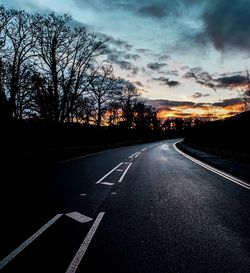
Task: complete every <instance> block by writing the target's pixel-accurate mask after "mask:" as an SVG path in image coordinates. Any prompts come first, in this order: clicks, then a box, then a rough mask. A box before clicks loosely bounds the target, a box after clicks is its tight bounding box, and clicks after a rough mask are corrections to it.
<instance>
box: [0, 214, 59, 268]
mask: <svg viewBox="0 0 250 273" xmlns="http://www.w3.org/2000/svg"><path fill="white" fill-rule="evenodd" d="M62 215H63V214H57V215H56V216H55V217H53V218H52V219H51V220H50V221H49V222H48V223H47V224H45V225H44V226H43V227H41V228H40V229H39V230H38V231H37V232H36V233H34V234H33V235H32V236H31V237H29V238H28V239H27V240H26V241H24V242H23V243H22V244H21V245H20V246H19V247H17V248H16V249H15V250H13V251H12V252H11V253H10V254H9V255H8V256H7V257H5V258H4V259H3V260H2V261H0V270H1V269H2V268H3V267H5V266H6V265H7V264H8V263H9V262H10V261H11V260H13V259H14V258H15V257H16V256H17V255H18V254H19V253H20V252H22V251H23V250H24V249H25V248H26V247H27V246H28V245H30V244H31V243H32V242H33V241H34V240H35V239H37V238H38V237H39V236H40V235H41V234H42V233H43V232H44V231H45V230H46V229H47V228H49V227H50V226H51V225H53V224H54V223H55V222H56V221H57V220H58V219H59V218H60V217H61V216H62Z"/></svg>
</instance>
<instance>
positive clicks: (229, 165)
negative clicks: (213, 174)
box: [176, 142, 250, 183]
mask: <svg viewBox="0 0 250 273" xmlns="http://www.w3.org/2000/svg"><path fill="white" fill-rule="evenodd" d="M176 146H177V148H179V149H180V150H181V151H183V152H184V153H186V154H188V155H190V156H192V157H194V158H196V159H199V160H201V161H203V162H205V163H207V164H209V165H211V166H213V167H215V168H218V169H220V170H222V171H224V172H227V173H229V174H231V175H233V176H236V177H238V178H241V179H243V180H244V181H246V182H249V183H250V165H249V164H244V163H239V162H236V161H233V160H230V159H224V158H220V157H219V156H216V155H212V154H210V153H207V152H204V151H201V150H198V149H195V148H193V147H190V146H189V145H187V144H186V143H183V142H179V143H177V144H176Z"/></svg>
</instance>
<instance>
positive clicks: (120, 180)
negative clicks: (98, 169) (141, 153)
mask: <svg viewBox="0 0 250 273" xmlns="http://www.w3.org/2000/svg"><path fill="white" fill-rule="evenodd" d="M131 165H132V163H129V164H128V167H127V168H126V169H125V171H124V173H123V174H122V176H121V177H120V179H119V180H118V182H119V183H120V182H122V180H123V178H124V177H125V175H126V173H127V172H128V170H129V168H130V167H131Z"/></svg>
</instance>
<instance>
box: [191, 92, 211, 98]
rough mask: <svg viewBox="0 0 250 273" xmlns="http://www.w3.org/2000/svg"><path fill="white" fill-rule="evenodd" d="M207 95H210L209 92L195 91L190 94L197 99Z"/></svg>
mask: <svg viewBox="0 0 250 273" xmlns="http://www.w3.org/2000/svg"><path fill="white" fill-rule="evenodd" d="M209 96H210V94H202V93H200V92H196V93H194V94H193V95H192V96H191V98H193V99H199V98H204V97H209Z"/></svg>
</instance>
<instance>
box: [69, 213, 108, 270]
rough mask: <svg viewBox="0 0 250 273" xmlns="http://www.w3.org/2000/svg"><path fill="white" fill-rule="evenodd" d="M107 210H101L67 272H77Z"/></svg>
mask: <svg viewBox="0 0 250 273" xmlns="http://www.w3.org/2000/svg"><path fill="white" fill-rule="evenodd" d="M104 214H105V212H100V213H99V214H98V216H97V218H96V220H95V222H94V223H93V225H92V227H91V228H90V230H89V232H88V234H87V236H86V237H85V239H84V240H83V242H82V244H81V246H80V248H79V249H78V251H77V252H76V255H75V256H74V258H73V260H72V262H71V263H70V265H69V267H68V269H67V271H66V273H75V272H76V270H77V268H78V266H79V264H80V262H81V260H82V258H83V256H84V254H85V252H86V250H87V249H88V246H89V244H90V242H91V240H92V238H93V237H94V235H95V232H96V230H97V228H98V226H99V225H100V223H101V221H102V218H103V216H104Z"/></svg>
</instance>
